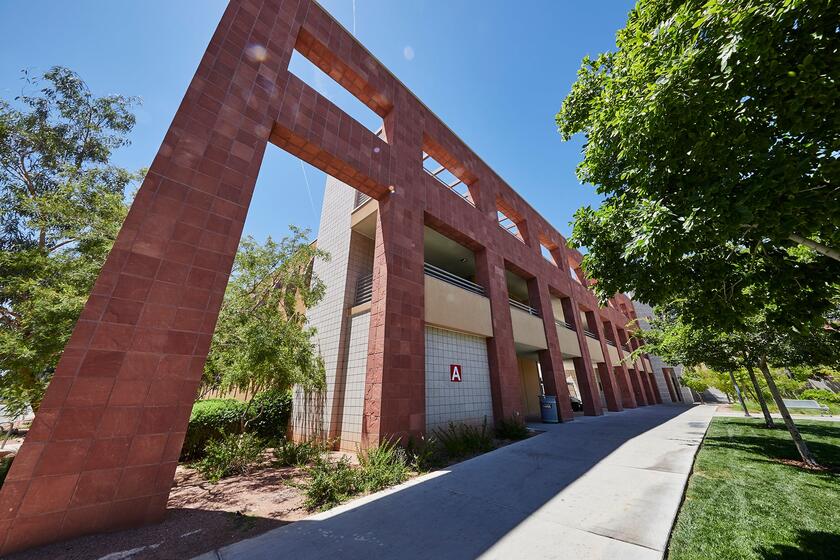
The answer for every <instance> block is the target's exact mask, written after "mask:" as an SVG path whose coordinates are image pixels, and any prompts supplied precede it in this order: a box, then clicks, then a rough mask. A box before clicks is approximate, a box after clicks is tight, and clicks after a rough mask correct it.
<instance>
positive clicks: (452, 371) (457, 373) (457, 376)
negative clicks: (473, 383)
mask: <svg viewBox="0 0 840 560" xmlns="http://www.w3.org/2000/svg"><path fill="white" fill-rule="evenodd" d="M449 381H452V382H454V383H460V382H461V366H459V365H458V364H452V365H451V366H449Z"/></svg>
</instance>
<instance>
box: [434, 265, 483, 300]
mask: <svg viewBox="0 0 840 560" xmlns="http://www.w3.org/2000/svg"><path fill="white" fill-rule="evenodd" d="M423 272H424V273H425V274H426V276H431V277H432V278H437V279H438V280H441V281H443V282H446V283H447V284H452V285H453V286H458V287H459V288H462V289H464V290H467V291H468V292H472V293H474V294H478V295H480V296H483V295H484V287H483V286H479V285H478V284H475V283H474V282H470V281H469V280H465V279H464V278H461V277H460V276H457V275H455V274H452V273H451V272H447V271H445V270H443V269H442V268H438V267H436V266H435V265H433V264H429V263H423Z"/></svg>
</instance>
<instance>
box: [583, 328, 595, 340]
mask: <svg viewBox="0 0 840 560" xmlns="http://www.w3.org/2000/svg"><path fill="white" fill-rule="evenodd" d="M583 334H584V335H585V336H588V337H589V338H594V339H595V340H598V335H597V334H595V333H594V332H592V331H588V330H586V329H583Z"/></svg>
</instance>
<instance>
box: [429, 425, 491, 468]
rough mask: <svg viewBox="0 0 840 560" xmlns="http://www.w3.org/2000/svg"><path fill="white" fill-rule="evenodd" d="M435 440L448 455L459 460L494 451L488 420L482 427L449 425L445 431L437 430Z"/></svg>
mask: <svg viewBox="0 0 840 560" xmlns="http://www.w3.org/2000/svg"><path fill="white" fill-rule="evenodd" d="M435 438H436V439H437V440H438V441H439V442H440V445H441V446H442V448H443V450H444V451H445V452H446V455H447V456H448V457H450V458H452V459H459V458H461V457H467V456H469V455H475V454H478V453H485V452H487V451H490V450H492V449H493V438H492V437H490V434H489V433H488V431H487V418H485V419H484V423H483V424H482V425H481V427H478V426H473V425H471V424H455V423H453V422H450V423H449V427H447V428H446V429H445V430H444V429H441V428H438V429H437V430H435Z"/></svg>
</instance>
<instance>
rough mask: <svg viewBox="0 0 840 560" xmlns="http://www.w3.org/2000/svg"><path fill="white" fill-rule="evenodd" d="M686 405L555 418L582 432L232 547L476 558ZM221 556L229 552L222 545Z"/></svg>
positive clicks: (524, 445) (511, 448) (485, 459)
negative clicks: (606, 423)
mask: <svg viewBox="0 0 840 560" xmlns="http://www.w3.org/2000/svg"><path fill="white" fill-rule="evenodd" d="M688 410H690V407H682V406H667V407H646V408H645V409H639V411H634V413H633V415H632V420H630V418H628V417H627V416H624V415H623V414H622V415H620V416H619V415H616V416H615V417H613V419H614V421H616V420H617V421H619V422H622V421H623V423H622V424H621V426H620V427H619V428H615V429H609V430H602V429H600V428H597V429H596V430H595V431H592V430H591V428H587V427H584V426H585V425H587V424H590V425H591V426H592V427H595V426H599V425H603V424H600V423H601V422H604V421H608V419H609V418H610V417H609V416H608V417H605V418H597V419H593V420H591V421H587V420H583V421H576V422H573V423H569V424H559V425H556V426H549V427H547V429H548V430H554V429H562V430H570V431H578V430H583V431H584V432H585V433H581V434H580V435H578V436H576V435H575V434H574V433H573V432H571V433H569V437H555V438H551V439H549V438H548V437H547V436H549V434H543V435H541V436H537V437H533V438H530V439H527V440H525V441H522V442H518V443H516V444H512V445H508V446H506V447H503V448H501V449H498V450H496V451H494V452H492V453H487V454H484V455H481V456H478V457H476V458H474V459H471V460H468V461H465V462H463V463H459V464H457V465H453V466H452V467H450V468H449V470H447V471H442V472H440V473H437V474H436V475H433V477H432V478H428V479H426V480H423V481H421V482H418V483H416V484H414V485H409V486H407V487H405V488H402V489H400V490H399V491H396V492H393V493H391V494H386V495H384V496H381V497H378V498H376V499H374V500H373V501H370V502H367V503H363V504H361V505H358V506H356V507H354V508H353V509H352V510H348V511H341V510H339V511H338V512H327V513H325V514H322V516H320V517H316V518H309V519H306V520H302V521H298V522H296V523H294V524H292V525H290V526H288V527H283V528H279V529H277V530H274V531H270V532H268V533H266V534H263V535H260V536H258V537H255V538H253V539H250V540H248V541H244V542H241V543H239V544H238V545H237V547H236V548H235V549H232V550H231V552H230V556H229V557H230V558H262V557H266V553H267V551H270V550H282V551H283V553H284V555H285V556H287V557H289V558H310V557H319V558H320V557H328V556H333V555H335V556H337V557H338V556H340V557H343V558H370V557H375V558H402V559H419V558H424V559H425V558H449V559H452V558H455V559H461V558H463V559H467V558H476V557H478V556H480V555H481V554H482V553H484V552H486V551H487V550H488V549H490V548H491V547H493V546H494V545H495V544H497V543H499V542H500V541H501V540H502V539H503V538H504V537H505V536H506V535H507V534H508V533H510V532H511V531H512V530H513V529H515V528H516V527H517V526H518V525H520V524H521V523H523V522H524V521H526V520H527V519H528V518H529V517H531V516H532V515H534V514H535V512H537V511H538V510H540V509H541V508H542V507H543V506H544V505H546V503H547V502H549V501H551V500H552V499H554V498H556V497H557V495H558V494H560V493H561V492H562V491H563V490H564V489H566V488H567V487H568V486H570V485H571V484H573V483H574V482H575V481H577V480H578V479H580V478H581V477H582V476H583V475H585V474H586V473H587V472H588V471H589V470H590V469H592V468H593V467H595V466H596V465H597V464H598V463H599V462H600V461H601V460H603V459H604V458H606V457H607V456H608V455H610V454H611V453H613V452H614V451H616V450H617V449H618V448H619V447H621V446H622V445H623V444H625V443H626V442H628V441H629V440H631V439H633V438H635V437H637V436H639V435H641V434H642V433H644V432H647V431H649V430H651V429H653V428H655V427H657V426H659V425H661V424H664V423H665V422H668V421H669V420H671V419H673V418H675V417H677V416H679V415H680V414H683V413H685V412H686V411H688ZM625 419H626V420H625ZM704 427H705V424H704ZM698 430H699V428H698ZM592 436H597V437H592ZM549 444H550V445H549ZM685 445H686V446H688V445H690V444H689V443H686V444H685ZM511 481H513V482H511ZM488 508H489V509H492V515H487V514H486V513H487V511H488ZM394 528H398V529H397V530H394ZM384 534H387V535H388V536H387V539H386V538H382V535H384ZM222 557H228V556H227V555H226V554H225V551H223V552H222Z"/></svg>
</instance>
